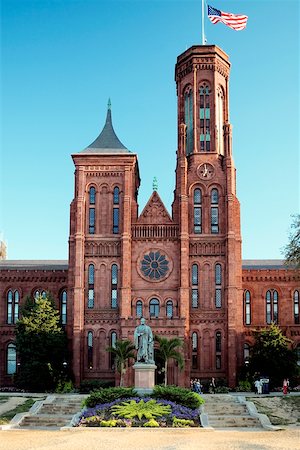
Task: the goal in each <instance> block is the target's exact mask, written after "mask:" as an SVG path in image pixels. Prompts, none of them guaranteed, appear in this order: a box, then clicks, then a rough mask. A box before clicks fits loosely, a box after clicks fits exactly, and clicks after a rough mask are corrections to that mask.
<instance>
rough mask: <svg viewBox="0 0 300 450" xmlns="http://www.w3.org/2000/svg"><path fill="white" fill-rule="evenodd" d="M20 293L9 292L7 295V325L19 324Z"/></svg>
mask: <svg viewBox="0 0 300 450" xmlns="http://www.w3.org/2000/svg"><path fill="white" fill-rule="evenodd" d="M19 298H20V297H19V291H12V290H9V291H8V293H7V323H8V324H9V325H12V324H15V323H17V321H18V319H19Z"/></svg>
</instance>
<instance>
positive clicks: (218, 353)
mask: <svg viewBox="0 0 300 450" xmlns="http://www.w3.org/2000/svg"><path fill="white" fill-rule="evenodd" d="M215 342H216V369H221V366H222V360H221V353H222V335H221V332H220V331H217V332H216V336H215Z"/></svg>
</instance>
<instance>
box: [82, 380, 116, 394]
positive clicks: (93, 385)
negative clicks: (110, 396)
mask: <svg viewBox="0 0 300 450" xmlns="http://www.w3.org/2000/svg"><path fill="white" fill-rule="evenodd" d="M114 385H115V382H114V381H109V380H84V381H82V382H81V383H80V386H79V392H80V394H89V393H90V392H93V391H97V390H99V389H103V388H108V387H113V386H114Z"/></svg>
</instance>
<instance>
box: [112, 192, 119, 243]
mask: <svg viewBox="0 0 300 450" xmlns="http://www.w3.org/2000/svg"><path fill="white" fill-rule="evenodd" d="M119 232H120V189H119V188H118V186H115V187H114V190H113V234H118V233H119Z"/></svg>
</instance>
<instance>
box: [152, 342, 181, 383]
mask: <svg viewBox="0 0 300 450" xmlns="http://www.w3.org/2000/svg"><path fill="white" fill-rule="evenodd" d="M155 340H156V342H158V344H159V348H158V349H157V350H156V355H157V358H158V359H160V360H161V361H162V362H163V365H164V372H165V386H167V384H168V361H169V360H170V359H173V360H174V361H177V362H178V366H179V369H180V370H182V369H183V367H184V359H183V357H182V354H181V352H180V351H179V350H178V349H181V348H182V346H183V341H182V339H179V338H171V339H167V338H165V337H160V336H155Z"/></svg>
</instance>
